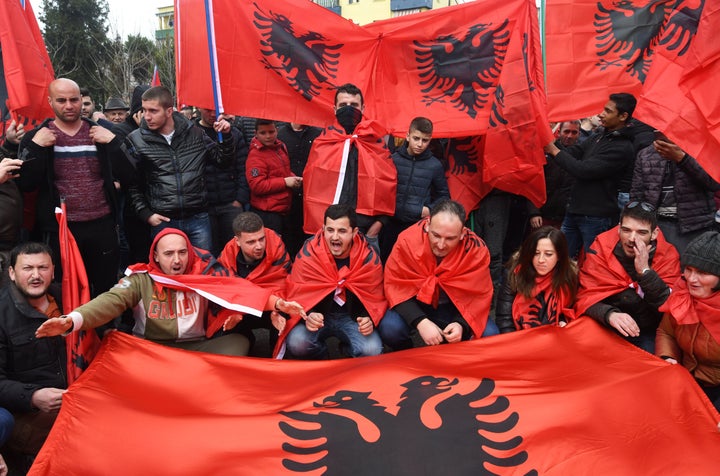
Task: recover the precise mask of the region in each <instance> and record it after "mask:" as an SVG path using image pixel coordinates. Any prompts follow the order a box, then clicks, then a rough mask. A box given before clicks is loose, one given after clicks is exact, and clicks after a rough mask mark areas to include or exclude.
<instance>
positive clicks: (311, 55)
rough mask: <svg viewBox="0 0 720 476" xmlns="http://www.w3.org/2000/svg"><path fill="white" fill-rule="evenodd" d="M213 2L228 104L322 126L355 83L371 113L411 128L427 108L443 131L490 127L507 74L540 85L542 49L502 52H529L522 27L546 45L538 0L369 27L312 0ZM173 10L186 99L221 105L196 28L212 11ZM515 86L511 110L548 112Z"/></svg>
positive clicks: (498, 1) (399, 129)
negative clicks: (526, 58)
mask: <svg viewBox="0 0 720 476" xmlns="http://www.w3.org/2000/svg"><path fill="white" fill-rule="evenodd" d="M212 5H213V13H214V15H213V20H214V22H213V23H214V32H215V40H216V44H217V63H218V72H219V78H220V85H221V90H222V97H223V101H224V108H225V110H226V111H227V112H230V113H234V114H240V115H245V116H251V117H268V118H273V119H278V120H286V121H292V122H299V123H303V124H311V125H317V126H322V127H324V126H327V125H329V124H330V123H331V122H332V121H333V116H332V108H333V104H334V95H335V89H336V87H337V86H339V85H342V84H344V83H348V82H351V83H354V84H356V85H357V86H359V87H360V88H361V89H362V90H363V92H364V96H365V111H364V113H365V116H366V117H368V118H371V119H374V120H377V121H378V122H379V123H380V124H382V125H383V126H384V127H386V128H387V129H388V131H389V132H390V133H392V134H396V135H400V136H403V135H405V133H406V132H407V127H408V124H409V123H410V121H411V120H412V119H413V118H414V117H416V116H426V117H429V118H431V119H432V120H433V122H434V132H433V133H434V135H435V136H436V137H460V136H467V135H475V134H480V133H482V132H484V131H485V130H486V129H487V128H488V127H489V126H488V121H489V120H490V117H491V115H492V112H491V109H492V107H493V103H494V100H493V98H494V97H495V95H496V88H497V86H498V84H499V83H500V82H501V81H503V80H501V77H503V76H504V77H505V78H506V79H505V81H509V78H510V77H512V76H515V75H517V76H521V77H523V78H525V77H526V76H528V75H529V76H530V81H531V82H532V83H533V84H534V87H535V88H536V92H537V97H542V96H543V94H544V93H543V89H542V88H543V80H542V73H541V72H540V68H539V67H537V65H536V64H535V63H534V61H535V58H534V57H533V59H532V61H531V62H530V63H527V62H523V61H515V60H512V61H510V62H508V61H506V59H507V58H518V57H521V56H522V54H523V53H522V48H523V44H524V43H525V42H524V41H523V37H522V34H524V35H525V37H524V38H525V40H527V43H528V44H530V43H531V44H533V45H534V46H532V47H530V48H528V51H530V52H534V51H535V50H536V49H537V48H539V46H538V45H539V39H538V35H537V19H536V16H537V10H536V8H535V6H534V2H532V1H531V0H510V1H507V0H491V1H483V2H470V3H467V4H462V5H456V6H452V7H447V8H440V9H436V10H432V11H428V12H423V13H419V14H414V15H408V16H403V17H397V18H393V19H390V20H384V21H378V22H374V23H372V24H370V25H366V26H362V27H361V26H358V25H355V24H353V23H352V22H350V21H348V20H346V19H344V18H343V17H341V16H339V15H337V14H335V13H333V12H332V11H330V10H329V9H326V8H324V7H322V6H320V5H317V4H315V3H313V2H309V1H307V0H287V1H283V2H273V1H271V0H213V1H212ZM175 11H176V13H177V14H178V30H177V32H176V35H177V37H176V45H177V74H178V96H179V102H181V103H187V104H193V105H196V106H200V107H214V106H213V98H212V87H211V86H212V82H211V79H210V62H209V59H208V51H207V48H204V47H203V46H201V45H205V46H206V45H207V44H208V39H207V33H206V31H205V30H204V29H203V28H199V27H198V22H199V21H200V19H205V18H206V17H205V12H204V9H203V2H202V0H176V3H175ZM529 24H534V25H535V27H534V28H528V25H529ZM506 68H507V69H506ZM506 89H507V88H506ZM511 89H512V91H511V92H512V94H506V98H505V101H506V106H505V107H506V109H507V110H509V109H511V108H517V109H530V110H531V111H529V112H528V113H527V115H528V117H534V116H536V115H543V114H544V112H543V109H537V108H538V107H539V104H538V103H536V102H534V101H531V100H530V99H529V97H528V94H519V93H518V92H517V91H516V90H515V89H513V88H511ZM516 93H518V94H516ZM506 117H507V118H508V119H511V118H513V117H514V116H513V115H512V114H507V115H506ZM523 124H525V123H523ZM509 125H510V126H511V127H514V126H515V124H513V123H512V122H510V123H509ZM536 127H545V123H544V122H543V123H542V124H537V125H536ZM525 133H526V134H532V133H536V131H535V130H534V128H533V130H532V131H531V130H529V129H528V130H527V131H525Z"/></svg>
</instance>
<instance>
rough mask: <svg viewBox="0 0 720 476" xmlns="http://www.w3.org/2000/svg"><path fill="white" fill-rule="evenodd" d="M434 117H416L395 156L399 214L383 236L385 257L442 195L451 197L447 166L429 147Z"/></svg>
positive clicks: (397, 213)
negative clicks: (400, 237) (401, 235)
mask: <svg viewBox="0 0 720 476" xmlns="http://www.w3.org/2000/svg"><path fill="white" fill-rule="evenodd" d="M432 131H433V124H432V121H430V119H427V118H425V117H416V118H415V119H413V120H412V121H411V122H410V127H409V130H408V134H407V137H406V140H405V143H404V144H403V145H401V146H400V147H399V148H398V149H397V150H396V151H395V153H393V155H392V159H393V162H394V163H395V168H396V169H397V199H396V200H395V215H394V216H393V217H392V218H391V219H390V221H389V222H388V224H387V226H386V228H385V231H384V233H383V235H382V236H383V238H382V246H381V251H382V258H383V260H385V259H387V257H388V256H389V255H390V251H392V247H393V245H394V244H395V241H396V240H397V237H398V235H399V234H400V232H402V231H403V230H404V229H405V228H407V227H408V226H410V225H412V224H413V223H415V222H417V221H418V220H420V219H421V218H425V217H426V216H428V215H430V208H432V206H433V205H434V204H435V203H436V202H437V201H438V200H440V199H441V198H450V190H449V189H448V184H447V179H446V178H445V169H444V168H443V165H442V163H441V162H440V161H439V160H438V159H437V158H435V156H433V154H432V152H431V151H430V149H429V148H428V146H429V145H430V139H432Z"/></svg>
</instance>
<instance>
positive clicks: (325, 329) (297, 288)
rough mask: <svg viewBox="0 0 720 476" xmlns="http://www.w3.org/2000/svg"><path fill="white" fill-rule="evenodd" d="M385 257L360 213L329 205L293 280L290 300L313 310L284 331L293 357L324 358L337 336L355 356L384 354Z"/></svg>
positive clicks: (295, 268) (299, 259)
mask: <svg viewBox="0 0 720 476" xmlns="http://www.w3.org/2000/svg"><path fill="white" fill-rule="evenodd" d="M382 283H383V270H382V264H381V263H380V257H379V256H378V254H377V253H376V252H375V251H374V250H373V248H372V247H371V246H370V245H369V244H368V242H367V241H366V240H365V238H364V237H363V236H362V235H361V234H360V233H358V227H357V216H356V213H355V210H353V209H352V207H349V206H347V205H342V204H338V205H330V206H329V207H328V208H327V210H326V211H325V224H324V225H323V227H322V228H321V229H320V231H318V232H317V233H316V234H315V235H314V236H313V237H311V238H309V239H308V240H307V241H306V242H305V244H304V245H303V247H302V249H301V250H300V252H299V253H298V254H297V257H296V258H295V263H294V264H293V270H292V273H290V276H289V278H288V284H287V295H288V299H292V300H294V301H297V302H298V303H300V305H302V307H303V309H310V311H309V312H308V313H307V315H306V316H302V317H304V319H305V320H304V322H303V320H302V319H300V318H299V317H298V316H295V317H294V318H291V319H290V320H289V321H288V324H287V326H286V328H285V330H286V331H287V332H285V333H283V335H282V336H281V341H282V339H284V338H285V337H287V340H286V344H287V348H288V350H289V352H290V354H291V355H293V356H294V357H297V358H300V359H321V358H323V357H325V356H326V354H327V345H326V339H327V338H329V337H336V338H338V339H339V340H340V342H341V344H342V345H345V346H346V348H347V350H348V353H349V354H350V356H351V357H365V356H369V355H377V354H380V353H381V352H382V342H381V340H380V337H379V336H378V333H377V332H375V327H376V326H377V324H378V323H379V322H380V319H382V318H383V316H384V314H385V311H386V310H387V302H386V301H385V295H384V294H383V284H382Z"/></svg>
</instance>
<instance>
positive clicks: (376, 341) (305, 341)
mask: <svg viewBox="0 0 720 476" xmlns="http://www.w3.org/2000/svg"><path fill="white" fill-rule="evenodd" d="M324 317H325V319H324V325H323V327H321V328H320V329H318V330H317V331H316V332H311V331H309V330H308V329H307V327H305V322H304V321H300V322H299V323H298V325H296V326H295V327H294V328H293V330H291V331H290V333H289V334H288V336H287V339H286V340H285V344H286V346H287V349H288V351H289V352H290V353H291V354H292V355H293V356H294V357H297V358H300V359H322V358H324V357H325V356H327V345H326V344H325V340H326V339H327V338H328V337H337V338H338V339H340V342H341V343H343V344H345V345H347V346H348V350H349V352H350V356H351V357H366V356H370V355H379V354H381V353H382V341H381V340H380V336H379V335H378V333H377V332H375V331H373V332H372V333H371V334H370V335H367V336H364V335H362V334H361V333H360V330H359V329H358V323H357V321H356V320H355V319H353V318H351V317H350V315H348V314H326V315H325V316H324Z"/></svg>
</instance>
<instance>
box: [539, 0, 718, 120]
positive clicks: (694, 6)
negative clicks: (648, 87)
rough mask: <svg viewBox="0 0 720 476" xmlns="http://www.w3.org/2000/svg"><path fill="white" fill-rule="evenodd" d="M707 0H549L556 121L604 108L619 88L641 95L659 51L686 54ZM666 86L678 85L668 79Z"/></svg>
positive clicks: (551, 98)
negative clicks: (610, 96)
mask: <svg viewBox="0 0 720 476" xmlns="http://www.w3.org/2000/svg"><path fill="white" fill-rule="evenodd" d="M705 3H706V2H705V0H659V1H649V0H626V1H622V2H617V1H614V0H547V10H546V15H545V16H546V18H547V20H546V30H545V31H546V34H545V41H544V45H545V52H546V65H547V70H546V75H547V98H548V116H549V118H550V120H552V121H564V120H568V119H576V118H582V117H588V116H592V115H595V114H597V113H599V112H600V110H601V108H602V105H603V104H605V102H606V101H607V98H608V96H609V95H610V94H611V93H617V92H627V93H632V94H634V95H635V96H636V97H639V96H640V93H641V91H642V90H643V84H645V83H646V80H648V79H649V77H650V74H651V73H652V72H654V73H655V74H660V75H663V74H664V70H663V67H659V68H658V66H657V65H656V64H655V62H656V60H657V59H658V58H659V56H666V57H668V58H674V61H682V60H681V58H683V57H685V56H686V55H687V54H688V46H689V45H690V43H691V42H693V37H694V36H695V33H696V30H697V24H698V20H699V18H700V12H701V10H702V8H703V5H704V4H705ZM663 83H664V84H665V86H666V87H665V88H664V89H665V92H666V93H672V89H673V88H675V87H677V83H675V84H674V85H673V84H672V81H667V80H663Z"/></svg>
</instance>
